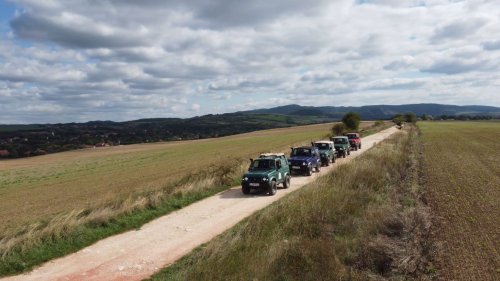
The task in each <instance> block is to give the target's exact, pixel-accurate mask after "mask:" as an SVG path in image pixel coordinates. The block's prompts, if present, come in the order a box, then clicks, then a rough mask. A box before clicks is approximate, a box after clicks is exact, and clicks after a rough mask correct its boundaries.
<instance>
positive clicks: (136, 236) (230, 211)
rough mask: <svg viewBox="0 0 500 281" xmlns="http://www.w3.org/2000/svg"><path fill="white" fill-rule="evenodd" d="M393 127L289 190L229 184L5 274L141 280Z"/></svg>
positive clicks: (366, 145) (370, 140)
mask: <svg viewBox="0 0 500 281" xmlns="http://www.w3.org/2000/svg"><path fill="white" fill-rule="evenodd" d="M396 131H397V129H395V128H390V129H387V130H385V131H382V132H379V133H376V134H374V135H371V136H368V137H366V138H364V139H363V140H362V144H363V149H361V150H358V151H352V152H351V155H350V156H348V157H347V158H345V159H340V158H338V159H337V163H336V164H331V165H330V166H329V167H322V169H321V172H319V173H317V172H315V173H313V175H312V176H310V177H307V176H302V175H293V176H292V180H291V187H290V188H289V189H282V188H279V189H278V192H277V193H276V195H275V196H268V195H267V194H265V193H263V192H259V191H252V193H251V194H249V195H244V194H243V193H242V191H241V187H239V186H238V187H234V188H231V189H229V190H227V191H224V192H221V193H219V194H216V195H214V196H212V197H210V198H206V199H204V200H202V201H199V202H197V203H194V204H192V205H190V206H188V207H186V208H183V209H181V210H179V211H176V212H173V213H171V214H168V215H165V216H163V217H160V218H158V219H156V220H154V221H152V222H150V223H148V224H145V225H144V226H142V227H141V228H140V229H138V230H136V231H129V232H126V233H123V234H119V235H116V236H112V237H109V238H106V239H104V240H101V241H99V242H97V243H96V244H94V245H92V246H89V247H87V248H85V249H83V250H80V251H78V252H77V253H74V254H70V255H68V256H65V257H63V258H60V259H56V260H53V261H50V262H48V263H46V264H44V265H42V266H41V267H39V268H37V269H35V270H33V271H32V272H30V273H28V274H23V275H18V276H12V277H7V278H4V279H1V280H2V281H7V280H9V281H13V280H141V279H143V278H147V277H149V276H151V275H152V274H153V273H154V272H156V271H158V270H159V269H161V268H163V267H165V266H168V265H169V264H172V263H174V262H175V261H176V260H178V259H179V258H181V257H182V256H184V255H186V254H187V253H189V252H191V251H192V250H193V249H194V248H196V247H198V246H200V245H201V244H203V243H206V242H208V241H210V240H211V239H212V238H214V237H215V236H217V235H219V234H221V233H222V232H224V231H225V230H227V229H229V228H231V227H232V226H234V225H235V224H237V223H238V222H239V221H241V220H242V219H244V218H246V217H248V216H250V215H251V214H252V213H254V212H255V211H257V210H260V209H262V208H264V207H266V206H267V205H269V204H271V203H272V202H274V201H276V200H279V199H280V198H282V197H284V196H286V195H287V194H288V193H291V192H293V191H295V190H297V189H299V188H301V187H303V186H304V185H306V184H308V183H309V182H311V181H313V180H315V179H316V178H318V177H319V176H321V175H323V174H326V173H329V172H330V171H332V170H333V169H335V168H336V167H337V166H338V165H342V164H343V163H346V162H348V161H350V160H352V159H354V158H355V157H357V156H358V155H360V154H362V153H363V152H365V151H367V150H368V149H370V148H371V147H372V146H373V145H375V144H376V143H378V142H380V141H382V140H383V139H385V138H387V137H389V136H390V135H392V134H393V133H395V132H396Z"/></svg>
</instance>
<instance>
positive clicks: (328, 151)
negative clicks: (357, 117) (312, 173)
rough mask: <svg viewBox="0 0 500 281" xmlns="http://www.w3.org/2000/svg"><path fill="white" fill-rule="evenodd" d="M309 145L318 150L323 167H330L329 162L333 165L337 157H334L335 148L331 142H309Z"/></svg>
mask: <svg viewBox="0 0 500 281" xmlns="http://www.w3.org/2000/svg"><path fill="white" fill-rule="evenodd" d="M311 144H312V146H315V147H317V148H318V150H319V155H320V157H321V164H322V165H323V166H330V161H332V163H335V160H337V155H335V146H334V144H333V142H332V141H317V142H311Z"/></svg>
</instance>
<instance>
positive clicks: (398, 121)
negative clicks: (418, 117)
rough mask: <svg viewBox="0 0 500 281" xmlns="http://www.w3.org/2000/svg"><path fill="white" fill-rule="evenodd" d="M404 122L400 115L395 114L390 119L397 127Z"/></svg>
mask: <svg viewBox="0 0 500 281" xmlns="http://www.w3.org/2000/svg"><path fill="white" fill-rule="evenodd" d="M404 121H405V117H404V116H403V114H401V113H396V114H395V115H394V117H392V122H394V123H395V124H396V125H398V126H401V124H403V122H404Z"/></svg>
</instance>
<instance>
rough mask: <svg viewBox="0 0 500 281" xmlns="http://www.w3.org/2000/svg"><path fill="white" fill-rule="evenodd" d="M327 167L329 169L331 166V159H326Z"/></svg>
mask: <svg viewBox="0 0 500 281" xmlns="http://www.w3.org/2000/svg"><path fill="white" fill-rule="evenodd" d="M325 166H327V167H328V166H330V158H327V159H326V165H325Z"/></svg>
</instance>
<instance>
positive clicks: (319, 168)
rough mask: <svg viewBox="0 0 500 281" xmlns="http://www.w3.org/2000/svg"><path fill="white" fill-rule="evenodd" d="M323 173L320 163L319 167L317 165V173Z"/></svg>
mask: <svg viewBox="0 0 500 281" xmlns="http://www.w3.org/2000/svg"><path fill="white" fill-rule="evenodd" d="M319 172H321V164H320V163H318V165H316V173H319Z"/></svg>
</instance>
